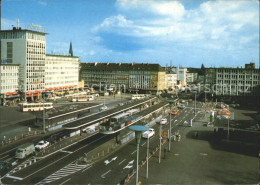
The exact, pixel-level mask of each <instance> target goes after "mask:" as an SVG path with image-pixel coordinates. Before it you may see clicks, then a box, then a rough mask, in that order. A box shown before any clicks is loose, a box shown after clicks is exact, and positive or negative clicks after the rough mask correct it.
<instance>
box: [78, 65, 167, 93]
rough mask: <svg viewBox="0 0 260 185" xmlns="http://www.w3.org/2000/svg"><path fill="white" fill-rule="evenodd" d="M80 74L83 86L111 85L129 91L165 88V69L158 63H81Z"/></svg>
mask: <svg viewBox="0 0 260 185" xmlns="http://www.w3.org/2000/svg"><path fill="white" fill-rule="evenodd" d="M80 76H81V79H82V80H84V83H85V86H97V87H101V86H107V88H109V87H111V86H113V87H116V88H120V89H123V88H125V89H128V90H130V91H135V90H150V91H157V90H164V89H166V80H165V71H164V70H163V69H162V67H161V66H160V65H159V64H143V63H97V62H96V63H82V64H81V70H80ZM102 88H103V87H102Z"/></svg>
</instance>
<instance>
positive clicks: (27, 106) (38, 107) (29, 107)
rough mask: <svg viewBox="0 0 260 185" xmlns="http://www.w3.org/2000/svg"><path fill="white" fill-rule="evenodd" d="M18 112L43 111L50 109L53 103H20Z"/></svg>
mask: <svg viewBox="0 0 260 185" xmlns="http://www.w3.org/2000/svg"><path fill="white" fill-rule="evenodd" d="M19 105H20V110H21V111H22V112H28V111H42V110H43V109H52V108H53V103H52V102H51V103H20V104H19Z"/></svg>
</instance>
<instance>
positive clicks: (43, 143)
mask: <svg viewBox="0 0 260 185" xmlns="http://www.w3.org/2000/svg"><path fill="white" fill-rule="evenodd" d="M49 145H50V143H49V142H48V141H39V142H38V144H37V145H36V146H35V149H37V150H42V149H44V148H46V147H47V146H49Z"/></svg>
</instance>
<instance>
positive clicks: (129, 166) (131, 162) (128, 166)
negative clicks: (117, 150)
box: [123, 160, 134, 169]
mask: <svg viewBox="0 0 260 185" xmlns="http://www.w3.org/2000/svg"><path fill="white" fill-rule="evenodd" d="M133 163H134V160H132V161H130V162H129V163H128V164H127V165H126V166H125V167H124V168H123V169H125V168H133V165H132V164H133Z"/></svg>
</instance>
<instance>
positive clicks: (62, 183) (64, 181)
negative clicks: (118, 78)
mask: <svg viewBox="0 0 260 185" xmlns="http://www.w3.org/2000/svg"><path fill="white" fill-rule="evenodd" d="M70 179H71V178H69V179H67V180H65V181H64V182H63V183H61V184H60V185H62V184H65V183H66V182H68V181H69V180H70Z"/></svg>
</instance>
